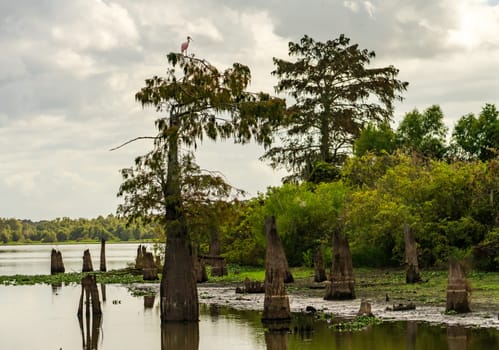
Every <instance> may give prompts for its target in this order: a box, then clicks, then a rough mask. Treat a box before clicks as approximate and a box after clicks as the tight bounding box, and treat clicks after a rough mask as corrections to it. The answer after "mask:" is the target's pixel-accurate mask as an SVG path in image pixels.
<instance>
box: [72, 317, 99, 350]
mask: <svg viewBox="0 0 499 350" xmlns="http://www.w3.org/2000/svg"><path fill="white" fill-rule="evenodd" d="M78 323H79V324H80V331H81V341H82V348H83V349H84V350H97V349H98V348H97V345H98V342H99V333H100V327H101V324H102V315H92V316H91V317H90V316H89V315H86V317H78Z"/></svg>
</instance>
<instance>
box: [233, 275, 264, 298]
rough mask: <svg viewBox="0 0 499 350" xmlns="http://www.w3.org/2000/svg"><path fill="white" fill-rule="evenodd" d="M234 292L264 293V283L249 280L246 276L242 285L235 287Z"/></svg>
mask: <svg viewBox="0 0 499 350" xmlns="http://www.w3.org/2000/svg"><path fill="white" fill-rule="evenodd" d="M236 293H249V294H256V293H265V284H264V283H262V282H261V281H251V280H250V279H249V278H248V277H246V278H245V279H244V281H243V287H242V288H240V287H237V288H236Z"/></svg>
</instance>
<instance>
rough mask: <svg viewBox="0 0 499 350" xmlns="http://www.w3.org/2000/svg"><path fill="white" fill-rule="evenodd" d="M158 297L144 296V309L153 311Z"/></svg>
mask: <svg viewBox="0 0 499 350" xmlns="http://www.w3.org/2000/svg"><path fill="white" fill-rule="evenodd" d="M155 299H156V295H144V309H152V308H153V307H154V300H155Z"/></svg>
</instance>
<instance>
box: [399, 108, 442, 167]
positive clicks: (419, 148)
mask: <svg viewBox="0 0 499 350" xmlns="http://www.w3.org/2000/svg"><path fill="white" fill-rule="evenodd" d="M446 134H447V127H446V126H445V124H444V115H443V113H442V110H441V109H440V107H439V106H437V105H433V106H431V107H429V108H427V109H426V110H425V111H424V112H423V113H420V112H419V111H418V110H417V109H414V110H413V111H412V112H409V113H407V114H406V115H405V116H404V119H403V120H402V121H401V122H400V124H399V127H398V128H397V134H396V138H397V142H398V145H399V147H400V148H402V149H403V150H404V151H406V152H408V153H411V152H416V153H418V154H420V155H423V156H425V157H429V158H433V159H442V158H443V156H444V154H445V152H446V146H445V136H446Z"/></svg>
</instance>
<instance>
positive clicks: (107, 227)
mask: <svg viewBox="0 0 499 350" xmlns="http://www.w3.org/2000/svg"><path fill="white" fill-rule="evenodd" d="M125 224H126V221H125V220H124V219H120V218H117V217H115V216H113V215H108V216H107V217H105V218H104V217H102V216H99V217H97V218H94V219H82V218H80V219H70V218H67V217H65V218H57V219H54V220H50V221H49V220H43V221H37V222H33V221H29V220H18V219H12V218H10V219H2V218H0V240H2V237H3V238H5V242H4V243H32V242H42V243H55V242H68V241H73V242H80V241H100V240H101V239H102V238H103V239H105V240H107V241H127V240H132V239H133V240H145V239H151V238H153V237H154V236H155V232H154V228H153V226H152V225H149V224H145V223H143V222H140V221H139V222H137V223H136V224H133V225H130V226H128V227H127V226H126V225H125ZM11 227H17V228H19V229H18V230H16V231H12V229H11ZM2 232H5V234H3V235H2Z"/></svg>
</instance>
